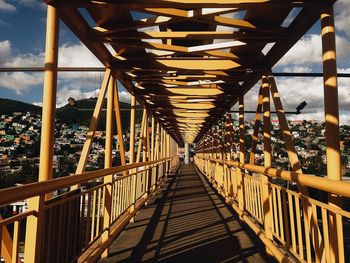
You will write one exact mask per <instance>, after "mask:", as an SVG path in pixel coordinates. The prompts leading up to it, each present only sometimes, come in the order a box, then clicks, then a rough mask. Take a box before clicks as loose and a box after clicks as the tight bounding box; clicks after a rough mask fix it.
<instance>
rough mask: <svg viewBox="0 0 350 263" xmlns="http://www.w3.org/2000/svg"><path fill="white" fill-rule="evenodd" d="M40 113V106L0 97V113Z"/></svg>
mask: <svg viewBox="0 0 350 263" xmlns="http://www.w3.org/2000/svg"><path fill="white" fill-rule="evenodd" d="M27 111H29V112H33V113H41V107H39V106H35V105H33V104H29V103H25V102H21V101H17V100H10V99H3V98H0V114H13V113H14V112H27Z"/></svg>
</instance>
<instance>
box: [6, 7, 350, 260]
mask: <svg viewBox="0 0 350 263" xmlns="http://www.w3.org/2000/svg"><path fill="white" fill-rule="evenodd" d="M334 2H335V1H332V0H298V1H296V0H221V1H210V0H75V1H68V0H46V3H47V4H48V15H47V29H46V32H47V36H46V53H45V67H44V76H45V80H44V99H43V114H42V134H41V152H40V153H41V154H40V170H39V182H37V183H33V184H29V185H24V186H20V187H16V188H10V189H4V190H1V191H0V206H5V205H7V204H10V203H12V202H15V201H18V200H23V199H27V198H28V201H29V210H28V211H27V212H24V213H21V214H19V215H16V216H13V217H10V218H7V219H3V220H0V237H1V240H2V242H1V256H2V257H3V258H4V259H5V261H6V262H19V258H18V255H19V253H18V246H19V240H20V236H21V233H20V232H21V229H22V228H21V224H23V222H24V221H26V230H25V241H24V243H25V249H24V258H25V262H29V263H30V262H95V261H97V260H98V259H99V258H100V257H106V256H108V252H109V249H108V248H109V246H110V244H111V242H112V241H113V240H114V238H115V237H116V235H118V234H119V233H120V231H122V229H123V228H124V227H125V226H126V225H127V224H128V223H129V222H130V221H131V220H132V219H133V217H134V216H135V214H136V212H137V211H138V210H140V209H141V207H142V206H143V205H144V204H145V203H146V202H147V200H148V198H149V197H150V196H151V195H152V194H153V193H154V191H155V190H156V189H157V187H158V186H160V184H161V183H162V181H163V180H164V178H165V177H166V176H167V175H168V174H169V173H170V172H171V171H172V170H173V169H174V168H175V167H176V166H177V164H178V163H179V158H178V147H182V146H183V145H184V144H185V143H196V155H195V158H194V163H195V165H196V166H197V168H198V169H199V170H200V171H201V172H202V173H203V174H204V175H206V176H207V178H208V179H209V180H210V182H212V184H213V185H214V186H215V187H216V188H217V190H218V191H219V192H220V193H221V194H222V195H223V197H224V198H225V200H226V201H227V203H229V204H230V205H231V206H232V207H233V208H234V209H235V210H236V211H237V213H238V214H239V215H240V218H241V220H243V221H244V222H246V223H247V224H248V225H249V226H250V227H251V229H252V230H253V231H254V232H255V233H256V235H257V236H258V237H259V238H260V239H261V240H262V241H263V243H264V244H265V245H266V249H267V252H268V253H269V254H271V255H273V256H274V257H275V258H276V259H277V260H278V261H280V262H289V261H292V260H298V261H300V262H314V261H316V262H345V254H346V252H345V251H344V231H343V225H344V222H345V221H347V222H348V220H349V219H350V213H349V212H348V211H345V210H344V209H343V208H342V200H343V198H344V197H350V194H349V190H348V189H350V188H349V186H350V183H347V182H343V181H341V180H342V177H341V168H340V136H339V107H338V87H337V67H336V50H335V28H334V14H333V4H334ZM60 19H61V20H62V21H63V22H64V23H65V24H66V25H67V26H68V27H69V28H70V29H71V30H72V32H73V33H74V34H75V35H76V36H77V37H78V38H79V39H80V40H81V41H82V43H84V44H85V45H86V47H88V48H89V49H90V51H91V52H92V53H93V54H94V55H95V56H96V57H97V58H98V59H99V60H100V61H101V63H102V64H103V65H104V67H105V75H104V79H103V82H102V85H101V89H100V93H99V97H98V99H97V103H96V107H95V109H94V112H93V114H92V118H91V123H90V127H89V131H88V133H87V136H86V142H85V144H84V147H83V150H82V153H81V157H80V160H79V163H78V165H77V170H76V174H75V175H72V176H69V177H65V178H58V179H52V174H53V172H52V162H53V149H54V129H55V107H56V89H57V71H58V66H57V65H58V40H59V39H58V38H59V20H60ZM317 21H320V22H321V36H322V51H323V56H322V59H323V74H322V75H323V78H324V92H325V96H324V97H325V126H326V136H325V137H326V148H327V149H326V156H327V177H323V178H322V177H316V176H313V175H308V174H304V173H303V171H302V169H301V165H300V162H299V159H298V155H297V152H296V150H295V147H294V144H293V138H292V135H291V131H290V129H289V125H288V122H287V119H286V117H285V112H284V109H283V106H282V102H281V98H280V95H279V93H278V89H277V85H276V82H275V80H274V76H273V74H272V72H271V68H272V67H273V66H274V65H275V64H276V63H277V62H278V61H279V60H280V59H281V58H282V57H283V56H284V55H285V54H286V53H287V52H288V50H290V48H291V47H293V45H294V44H295V43H296V42H297V41H298V40H299V39H300V38H301V37H302V36H303V35H304V34H305V33H306V32H307V31H308V30H309V29H310V28H311V27H312V26H313V25H314V24H315V23H316V22H317ZM82 59H83V58H82ZM14 70H15V69H14ZM66 70H68V71H69V70H72V69H70V68H66ZM117 80H118V81H120V82H121V83H122V84H123V85H124V86H125V87H126V88H127V89H128V91H129V92H130V93H131V94H132V100H131V120H130V127H131V129H130V145H131V147H130V155H129V160H130V161H129V163H127V161H126V158H125V149H124V145H123V135H122V127H121V113H120V109H119V98H118V87H117ZM259 81H260V90H259V95H258V101H257V108H256V117H255V126H254V133H253V136H252V148H251V150H250V152H249V154H248V153H246V152H245V141H244V138H245V129H244V95H245V94H246V93H247V92H248V91H249V90H250V89H251V88H252V87H253V86H254V85H255V84H256V83H257V82H259ZM290 89H291V91H293V89H298V87H290ZM105 96H107V110H106V112H107V117H106V143H105V162H104V169H102V170H97V171H86V164H87V161H88V157H89V153H90V149H91V145H92V143H93V139H94V135H95V133H96V128H97V123H98V121H99V117H100V112H101V109H102V102H103V100H104V98H105ZM271 98H272V100H271ZM136 101H137V102H139V103H140V104H141V105H142V107H143V109H144V110H143V117H142V125H141V130H140V134H139V136H138V146H137V151H136V152H135V151H134V145H135V141H136V140H137V134H136V132H135V110H136V109H135V107H136ZM271 101H272V102H273V104H274V107H275V109H276V113H277V116H278V120H279V124H280V129H281V132H282V134H283V139H284V143H285V148H286V151H287V153H288V157H289V161H290V165H291V167H292V171H282V170H278V169H275V168H274V167H273V165H272V154H271V120H270V115H271V111H270V108H271ZM236 103H238V104H239V129H238V131H236V130H235V129H234V127H233V124H232V119H231V114H229V113H228V112H229V111H230V110H231V108H232V106H233V105H234V104H236ZM114 122H115V123H116V127H117V135H118V141H119V149H120V156H121V160H120V161H121V165H120V166H117V167H112V157H113V156H112V149H113V144H112V137H113V123H114ZM259 127H261V129H262V131H263V148H264V165H263V166H259V165H257V164H255V158H254V157H255V152H256V147H257V144H258V133H259ZM235 133H238V134H237V136H235ZM235 137H239V141H238V142H236V141H234V138H235ZM273 178H280V179H283V180H285V181H289V182H293V183H295V184H296V185H297V188H298V189H297V191H292V190H290V189H286V188H283V187H281V186H279V185H277V184H275V183H274V182H273V180H272V179H273ZM96 180H97V181H99V182H100V184H99V185H98V186H96V187H94V188H91V189H88V190H81V188H80V186H81V184H84V183H87V182H91V181H96ZM67 187H68V188H70V190H71V191H69V192H68V193H67V194H64V195H61V196H58V197H53V195H52V193H53V192H54V191H57V190H60V189H62V188H67ZM310 187H311V188H315V189H318V190H319V191H324V192H326V193H328V202H320V201H318V200H315V199H312V198H311V197H310V196H309V188H310ZM9 226H11V227H12V226H13V229H14V230H13V231H12V232H11V233H10V232H9V231H8V228H7V227H9ZM22 235H24V233H22ZM347 253H348V252H347Z"/></svg>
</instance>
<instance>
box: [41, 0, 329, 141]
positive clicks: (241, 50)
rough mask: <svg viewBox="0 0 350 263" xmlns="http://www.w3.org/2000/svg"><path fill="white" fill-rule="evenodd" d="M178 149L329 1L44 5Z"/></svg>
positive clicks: (144, 0)
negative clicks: (147, 111) (116, 80)
mask: <svg viewBox="0 0 350 263" xmlns="http://www.w3.org/2000/svg"><path fill="white" fill-rule="evenodd" d="M46 2H47V3H48V4H50V5H53V6H55V7H57V8H58V11H59V14H60V18H61V19H62V20H63V21H64V23H65V24H66V25H67V26H68V27H69V28H70V29H71V30H72V31H73V32H74V33H75V34H76V35H77V36H78V37H79V38H80V40H81V41H82V42H83V43H84V44H85V45H86V46H87V47H88V48H89V49H90V50H91V51H92V52H93V53H94V54H95V55H96V56H97V58H98V59H99V60H100V61H101V62H102V63H103V64H104V65H105V66H106V67H108V68H111V69H112V71H113V73H114V74H115V75H116V76H117V78H118V79H119V80H120V81H121V83H122V84H123V85H124V86H125V87H126V88H127V89H128V90H129V91H130V92H131V93H132V94H134V95H135V96H136V98H137V99H138V101H139V102H140V103H141V104H143V105H144V106H145V107H146V108H148V109H149V110H150V111H151V112H152V113H153V115H154V116H155V117H156V118H157V119H158V121H160V122H161V123H162V125H163V127H164V128H165V129H167V131H168V132H169V133H170V134H171V135H172V137H173V138H174V139H175V140H176V141H177V142H178V143H180V144H182V143H184V142H193V141H198V139H199V138H200V137H201V136H202V135H203V134H204V133H205V132H206V131H207V130H208V128H210V127H211V126H212V125H213V123H215V122H216V121H217V120H218V119H219V117H221V116H223V114H224V113H225V112H227V111H228V110H230V108H231V107H232V105H233V104H234V103H236V102H237V101H238V98H239V97H240V96H241V95H243V94H244V93H246V92H247V91H248V90H249V89H251V88H252V87H253V86H254V85H255V83H256V82H257V81H258V80H259V78H260V77H261V76H262V74H263V73H264V72H265V71H266V70H269V69H271V67H272V66H273V65H275V64H276V63H277V62H278V60H279V59H280V58H281V57H282V56H283V55H284V54H285V53H286V52H287V51H288V50H289V49H290V48H291V47H292V46H293V45H294V44H295V43H296V42H297V41H298V40H299V39H300V38H301V37H302V36H303V35H304V34H305V33H306V32H307V31H308V30H309V29H310V27H311V26H312V25H313V24H314V23H315V22H316V21H317V20H318V19H319V17H320V9H321V8H322V5H325V4H332V3H333V2H335V1H329V0H298V1H292V0H219V1H209V0H128V1H126V0H104V1H103V0H94V1H92V0H75V1H68V0H46Z"/></svg>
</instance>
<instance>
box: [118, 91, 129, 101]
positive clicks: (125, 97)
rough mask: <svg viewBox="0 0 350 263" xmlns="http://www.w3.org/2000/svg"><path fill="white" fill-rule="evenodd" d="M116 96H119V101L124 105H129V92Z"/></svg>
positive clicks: (122, 92)
mask: <svg viewBox="0 0 350 263" xmlns="http://www.w3.org/2000/svg"><path fill="white" fill-rule="evenodd" d="M118 95H119V101H121V102H125V103H130V100H131V95H130V93H129V92H127V91H124V90H123V91H119V92H118Z"/></svg>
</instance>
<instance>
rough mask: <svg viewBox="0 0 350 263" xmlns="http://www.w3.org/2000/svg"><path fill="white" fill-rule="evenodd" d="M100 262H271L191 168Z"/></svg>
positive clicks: (164, 190)
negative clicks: (108, 255)
mask: <svg viewBox="0 0 350 263" xmlns="http://www.w3.org/2000/svg"><path fill="white" fill-rule="evenodd" d="M100 262H181V263H185V262H190V263H193V262H208V263H209V262H210V263H215V262H255V263H257V262H271V259H270V260H267V259H266V258H265V257H264V255H263V252H262V249H261V247H259V246H258V245H256V242H254V241H253V240H252V239H251V237H250V235H248V233H247V232H246V229H244V228H242V225H241V224H240V223H239V221H238V219H237V217H236V216H235V215H234V214H233V213H232V211H231V210H230V209H228V208H227V206H226V205H225V203H224V202H223V201H222V200H221V199H220V198H219V196H218V194H217V193H215V192H214V191H213V190H212V188H211V187H210V186H209V185H208V183H207V181H206V180H205V178H204V177H203V176H202V175H199V174H198V173H197V172H196V171H195V169H194V167H193V165H192V164H189V165H184V164H183V165H181V166H180V167H179V169H178V171H177V172H176V173H175V174H174V175H172V176H169V179H168V181H167V182H166V183H165V184H164V185H163V186H162V188H161V189H160V190H159V191H158V192H157V194H156V195H155V196H154V197H153V198H152V199H151V201H150V202H149V205H148V206H147V207H145V208H143V209H142V210H141V211H140V212H139V213H138V215H137V217H136V221H135V223H130V224H129V225H128V227H127V228H126V229H125V230H124V231H123V232H122V233H121V234H120V235H119V237H117V239H116V240H115V241H114V243H113V244H112V246H111V248H110V257H109V258H105V259H102V260H100Z"/></svg>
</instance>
